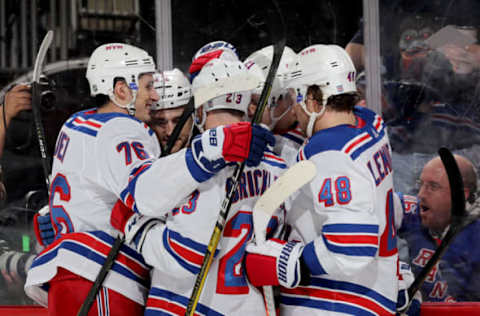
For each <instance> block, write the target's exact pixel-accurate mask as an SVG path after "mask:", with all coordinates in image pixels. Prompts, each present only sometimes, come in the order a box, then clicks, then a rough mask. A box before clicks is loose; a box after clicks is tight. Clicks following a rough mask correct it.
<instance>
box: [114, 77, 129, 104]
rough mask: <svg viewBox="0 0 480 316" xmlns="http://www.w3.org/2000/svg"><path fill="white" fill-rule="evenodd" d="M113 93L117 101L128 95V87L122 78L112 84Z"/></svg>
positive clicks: (124, 98) (126, 97)
mask: <svg viewBox="0 0 480 316" xmlns="http://www.w3.org/2000/svg"><path fill="white" fill-rule="evenodd" d="M113 94H114V95H115V96H116V98H117V99H118V100H119V101H122V100H126V99H128V98H129V97H130V89H129V88H128V86H127V84H126V82H125V81H124V80H116V81H115V85H114V86H113Z"/></svg>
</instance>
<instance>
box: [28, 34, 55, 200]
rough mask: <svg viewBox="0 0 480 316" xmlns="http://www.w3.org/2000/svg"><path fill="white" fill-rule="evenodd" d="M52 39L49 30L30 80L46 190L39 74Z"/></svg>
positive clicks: (48, 187) (47, 183)
mask: <svg viewBox="0 0 480 316" xmlns="http://www.w3.org/2000/svg"><path fill="white" fill-rule="evenodd" d="M52 40H53V31H52V30H50V31H48V32H47V34H46V35H45V37H44V38H43V41H42V44H41V45H40V48H39V50H38V53H37V58H36V59H35V66H34V68H33V78H32V80H33V82H32V113H33V121H34V123H35V131H36V133H37V138H38V146H39V148H40V157H41V159H42V168H43V174H44V176H45V183H46V185H47V192H48V191H49V190H50V178H49V176H50V162H49V159H48V155H47V141H46V139H45V130H44V129H43V124H42V114H41V112H40V101H41V100H40V99H41V91H40V75H41V73H42V67H43V63H44V61H45V56H46V54H47V51H48V48H49V47H50V44H52Z"/></svg>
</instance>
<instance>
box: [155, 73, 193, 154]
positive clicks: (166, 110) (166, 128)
mask: <svg viewBox="0 0 480 316" xmlns="http://www.w3.org/2000/svg"><path fill="white" fill-rule="evenodd" d="M153 80H154V82H153V87H154V88H155V90H156V91H157V94H158V95H159V98H160V100H159V101H158V102H157V103H154V104H153V106H152V110H153V111H152V119H151V120H150V122H148V125H149V126H150V127H151V128H152V129H153V130H154V131H155V134H157V138H158V140H159V141H160V144H161V145H162V151H163V150H165V149H166V146H167V143H168V139H169V138H170V136H172V133H173V130H174V129H175V126H176V125H177V123H178V122H179V121H180V119H181V117H182V115H183V112H184V110H185V106H186V105H187V104H188V102H189V101H190V98H191V97H192V89H191V86H190V82H189V81H188V79H187V77H186V76H185V75H184V74H183V73H182V72H181V71H180V70H179V69H177V68H175V69H173V70H167V71H162V72H158V73H155V74H154V75H153ZM192 129H193V118H189V119H188V120H187V121H186V122H185V124H184V125H183V128H182V130H181V132H180V134H179V135H178V137H177V138H176V140H175V143H174V144H173V147H172V148H171V151H170V152H171V153H174V152H177V151H178V150H180V149H181V148H183V147H184V146H185V145H186V144H188V142H189V141H190V136H191V134H192Z"/></svg>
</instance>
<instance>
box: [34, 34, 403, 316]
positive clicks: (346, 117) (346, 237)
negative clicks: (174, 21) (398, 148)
mask: <svg viewBox="0 0 480 316" xmlns="http://www.w3.org/2000/svg"><path fill="white" fill-rule="evenodd" d="M284 54H285V55H284V56H283V58H282V59H281V61H280V66H279V70H278V73H277V74H278V75H277V76H275V79H274V81H273V87H272V93H271V97H270V98H269V99H268V101H267V109H266V111H265V114H264V116H263V118H262V123H264V126H268V127H269V128H270V129H271V130H272V131H273V132H274V133H275V136H274V135H273V134H272V133H271V132H270V131H269V130H268V129H266V128H264V127H262V126H260V125H255V124H250V123H248V122H246V120H248V118H249V116H250V117H251V116H252V114H253V112H254V110H255V108H256V106H258V104H257V103H258V97H259V95H260V94H261V90H262V88H263V85H264V84H265V81H266V78H267V73H268V69H269V67H270V63H271V61H272V59H273V48H272V47H266V48H264V49H262V50H259V51H257V52H255V53H254V54H252V55H251V56H249V57H248V58H247V59H246V61H245V63H242V62H241V61H240V60H239V59H238V56H237V54H236V52H235V48H234V47H233V46H232V45H231V44H229V43H226V42H223V41H217V42H213V43H209V44H207V45H206V46H205V47H202V48H201V49H200V50H199V51H198V52H197V54H195V57H194V60H193V62H192V66H191V67H190V74H191V79H192V84H191V90H190V86H189V84H188V82H187V81H186V78H185V77H184V76H183V74H181V73H180V72H179V71H178V70H174V71H167V72H163V73H157V74H156V75H154V73H155V72H156V71H155V65H154V63H153V60H152V59H151V57H150V56H148V54H147V53H146V52H145V51H143V50H141V49H139V48H136V47H133V46H130V45H126V44H117V43H116V44H107V45H102V46H100V47H99V48H97V49H96V50H95V51H94V52H93V54H92V56H91V58H90V61H89V65H88V72H87V78H88V79H89V82H90V88H91V92H92V95H97V96H99V97H98V98H99V99H100V100H101V101H102V102H100V104H99V107H97V108H93V109H91V110H88V111H83V112H80V113H77V114H75V115H73V116H72V117H71V118H70V119H69V120H67V122H66V123H65V124H64V126H63V128H62V131H61V133H60V135H59V138H58V141H57V150H56V151H55V152H56V153H57V154H56V156H55V157H54V167H53V171H52V176H53V181H52V188H51V196H50V214H49V218H50V219H51V228H52V229H53V231H54V233H55V241H54V242H53V243H51V244H50V245H48V246H47V247H46V248H45V250H44V251H43V252H41V253H40V254H39V255H38V256H37V258H36V259H35V260H34V262H33V264H32V267H31V269H30V271H29V274H28V279H27V284H26V289H27V291H28V293H29V295H30V296H31V297H32V298H34V299H35V300H36V301H37V302H39V303H40V304H43V305H45V306H47V305H48V307H49V315H75V314H76V312H77V311H78V309H79V308H80V306H81V305H82V303H83V301H84V300H85V296H86V293H87V292H88V290H89V288H90V287H91V285H92V282H93V281H94V280H95V278H96V276H97V274H98V272H99V270H100V268H101V266H102V265H103V263H104V262H105V257H106V254H107V253H108V251H109V249H110V247H111V245H112V244H113V241H114V238H115V236H116V235H117V234H118V231H120V232H121V233H122V234H123V235H124V236H125V240H126V241H125V244H124V245H123V246H122V247H121V249H120V253H119V255H118V257H117V259H116V261H115V262H114V264H113V266H112V269H111V270H110V272H109V275H108V276H107V278H106V279H105V281H104V283H103V287H102V288H101V289H100V291H99V293H98V295H97V296H96V300H95V303H94V305H93V307H92V309H91V311H95V312H98V313H103V314H107V312H109V313H110V314H112V315H142V314H145V315H183V314H185V312H186V310H187V306H188V305H189V300H190V295H191V293H192V288H193V287H194V285H195V281H196V277H197V275H198V274H199V272H200V269H201V267H202V262H203V258H204V256H205V254H206V252H207V249H208V245H209V243H210V237H211V235H212V232H213V231H214V229H215V227H216V225H217V223H216V221H217V218H218V211H219V210H220V207H221V204H222V201H223V200H224V197H225V195H226V192H227V191H228V190H229V189H230V187H231V186H232V175H233V172H234V169H235V166H236V164H237V163H238V162H245V163H246V167H245V169H244V170H243V172H242V174H241V175H240V176H239V183H238V187H237V188H236V191H235V194H234V197H233V198H232V200H231V209H230V212H229V213H228V217H227V218H226V220H225V223H224V230H223V232H222V234H221V238H220V240H219V243H218V246H217V247H216V249H213V252H214V257H213V261H212V264H211V266H210V269H209V272H208V274H207V276H206V279H205V280H204V284H203V287H204V290H203V292H202V293H201V296H200V298H199V302H198V304H197V305H196V312H195V313H196V314H198V315H265V314H266V309H265V299H264V296H263V293H262V290H261V289H260V288H259V287H258V286H264V285H268V286H269V285H273V286H280V287H281V289H280V292H281V294H280V296H279V297H277V299H278V302H277V303H279V304H278V305H279V310H278V311H279V312H280V313H281V314H282V315H303V314H308V315H325V314H329V313H331V314H332V315H333V314H335V315H338V314H355V315H356V314H362V313H366V314H368V313H373V314H381V315H390V314H392V315H393V314H395V309H396V302H397V293H398V290H399V286H398V277H397V266H398V256H397V249H396V241H395V233H394V231H392V229H393V224H394V223H393V211H392V209H391V208H390V207H389V206H392V205H393V204H392V203H393V201H392V199H393V198H392V193H393V182H392V170H391V161H390V152H391V149H390V145H389V142H388V137H387V133H386V130H385V125H384V123H383V121H382V119H381V117H380V116H378V115H376V114H375V113H374V112H372V111H370V110H368V109H366V108H359V107H356V106H355V102H356V87H355V81H354V80H355V69H354V67H353V64H352V62H351V60H350V58H349V57H348V55H347V54H346V53H345V51H344V50H343V49H342V48H340V47H338V46H335V45H313V46H310V47H307V48H305V49H304V50H302V51H301V52H300V53H299V54H298V55H297V54H295V53H294V52H293V51H292V50H291V49H289V48H287V49H286V50H285V52H284ZM131 60H134V61H136V63H135V64H133V63H129V62H128V61H131ZM333 64H336V65H338V67H332V66H331V65H333ZM155 78H156V81H157V84H156V83H155ZM167 78H168V80H167ZM167 82H169V84H167ZM191 95H193V98H194V113H193V122H194V124H195V126H196V127H197V129H198V130H199V131H200V133H198V135H195V136H194V137H193V138H192V139H191V143H190V144H189V145H188V142H187V141H185V140H188V139H190V136H191V135H190V133H191V131H192V128H191V127H190V126H189V125H187V127H184V128H183V131H182V132H181V133H180V135H182V139H181V140H182V141H181V142H179V143H178V145H177V146H176V148H175V150H174V151H176V150H178V149H180V147H182V146H183V145H184V144H185V148H183V149H180V150H179V151H177V152H175V153H173V154H171V155H168V156H165V157H162V158H160V155H161V147H160V144H159V140H160V142H161V143H162V145H163V147H164V148H165V144H166V141H167V139H168V137H169V136H170V135H172V134H173V126H174V125H175V124H176V122H177V121H178V120H179V117H180V116H181V114H182V112H183V110H184V109H187V110H188V106H186V105H187V103H188V100H189V98H190V96H191ZM187 122H188V121H187ZM147 124H150V126H151V127H152V128H153V130H152V129H151V128H150V127H149V126H148V125H147ZM187 124H188V123H187ZM154 131H155V132H154ZM275 140H277V143H280V144H281V145H280V146H278V145H277V146H275ZM299 160H311V161H312V162H314V163H315V164H316V166H317V174H316V175H315V177H314V178H313V180H312V181H311V182H310V183H309V184H307V185H306V186H305V187H303V188H302V189H301V190H300V191H298V192H297V193H296V194H295V195H294V196H293V197H292V198H291V199H289V200H288V201H286V203H285V207H281V208H279V209H278V210H277V211H276V212H275V213H274V215H273V216H272V218H271V220H270V222H269V224H268V232H269V233H268V236H267V237H268V238H269V239H268V240H267V242H266V243H264V244H255V243H254V240H255V236H254V234H253V226H254V223H253V218H252V212H253V211H254V206H255V203H256V201H257V200H258V198H259V196H261V195H262V194H263V193H264V192H265V191H266V190H268V187H269V186H270V185H271V184H272V183H274V181H275V180H276V179H277V178H279V177H281V175H282V173H283V172H284V171H285V170H286V169H287V163H286V162H285V161H288V166H291V165H292V164H294V163H295V161H299ZM392 207H393V206H392ZM112 226H113V227H112ZM150 268H151V270H149V269H150ZM72 287H74V288H75V290H74V291H73V292H72V291H69V290H68V289H71V288H72ZM67 301H68V302H69V304H68V305H66V304H65V302H67ZM274 312H275V311H271V312H270V313H274Z"/></svg>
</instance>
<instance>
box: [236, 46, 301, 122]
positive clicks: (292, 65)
mask: <svg viewBox="0 0 480 316" xmlns="http://www.w3.org/2000/svg"><path fill="white" fill-rule="evenodd" d="M272 59H273V46H272V45H270V46H267V47H264V48H262V49H260V50H258V51H256V52H254V53H252V54H251V55H250V56H248V57H247V59H246V60H245V66H246V67H247V69H248V70H249V71H251V72H252V74H253V75H255V76H257V77H259V78H261V82H260V84H259V85H258V87H257V88H256V89H255V90H254V93H256V94H260V93H261V92H262V89H263V86H264V84H265V80H266V78H267V76H268V72H269V70H270V66H271V63H272ZM297 65H298V63H297V54H296V53H295V52H294V51H293V50H292V49H291V48H290V47H288V46H285V48H284V50H283V54H282V58H281V59H280V64H279V65H278V69H277V73H276V75H275V79H274V80H273V83H272V90H271V93H270V96H269V99H268V102H267V105H268V106H269V107H275V106H276V105H277V101H278V100H279V98H280V97H281V96H283V97H286V96H287V95H288V89H287V88H288V80H289V79H290V78H291V77H292V75H291V74H290V72H292V71H294V70H295V69H296V66H297ZM289 110H290V107H287V108H286V109H285V110H284V111H283V110H282V112H283V113H280V114H279V115H278V116H276V117H275V116H274V112H273V111H271V112H270V118H271V121H272V124H271V126H270V127H271V128H273V127H274V126H275V124H276V122H278V121H279V120H280V119H281V118H282V117H283V116H284V115H285V114H287V113H288V111H289Z"/></svg>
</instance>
